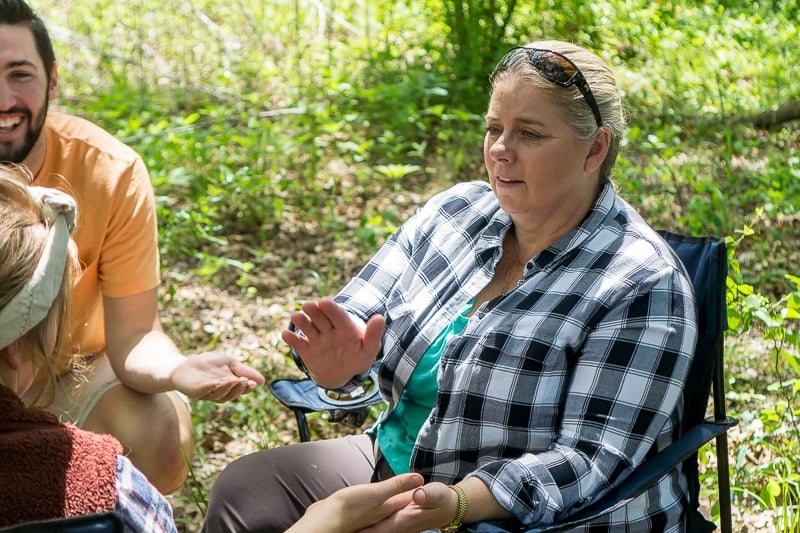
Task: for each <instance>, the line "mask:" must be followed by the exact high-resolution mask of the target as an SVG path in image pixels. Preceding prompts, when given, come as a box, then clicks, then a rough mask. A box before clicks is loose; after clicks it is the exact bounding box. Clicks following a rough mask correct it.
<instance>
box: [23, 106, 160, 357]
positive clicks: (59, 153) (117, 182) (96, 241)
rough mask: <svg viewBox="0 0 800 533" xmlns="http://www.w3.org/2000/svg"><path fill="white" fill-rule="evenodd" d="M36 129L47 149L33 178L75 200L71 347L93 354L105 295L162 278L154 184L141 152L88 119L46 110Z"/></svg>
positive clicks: (101, 338)
mask: <svg viewBox="0 0 800 533" xmlns="http://www.w3.org/2000/svg"><path fill="white" fill-rule="evenodd" d="M42 134H43V135H44V136H45V142H46V145H45V150H46V153H45V159H44V164H43V165H42V168H41V170H40V171H39V173H38V174H37V176H36V180H35V184H36V185H40V186H43V187H52V188H55V189H60V190H62V191H64V192H67V193H69V194H71V195H72V196H73V197H74V198H75V201H76V202H77V204H78V220H77V224H76V229H75V232H74V233H73V234H72V236H73V239H74V240H75V243H76V244H77V246H78V256H79V259H80V265H81V273H80V276H79V278H78V280H77V281H76V283H75V287H74V290H73V304H72V312H73V316H72V337H73V340H74V347H73V348H74V351H75V353H81V354H92V353H96V352H98V351H101V350H104V349H105V347H106V342H105V332H104V320H103V296H104V295H105V296H109V297H113V298H120V297H124V296H133V295H135V294H139V293H142V292H144V291H148V290H151V289H153V288H155V287H157V286H158V285H159V283H160V271H159V257H158V227H157V223H156V211H155V199H154V194H153V186H152V184H151V183H150V176H149V175H148V173H147V168H146V167H145V165H144V162H143V161H142V159H141V157H139V155H138V154H137V153H136V152H135V151H134V150H133V149H131V148H129V147H128V146H126V145H125V144H123V143H122V142H121V141H119V140H118V139H116V138H114V137H113V136H112V135H111V134H110V133H108V132H106V131H105V130H103V129H102V128H100V127H99V126H96V125H95V124H92V123H91V122H89V121H87V120H84V119H82V118H79V117H76V116H72V115H67V114H64V113H58V112H54V111H50V112H49V113H48V115H47V120H46V122H45V126H44V129H43V131H42Z"/></svg>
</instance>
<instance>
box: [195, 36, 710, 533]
mask: <svg viewBox="0 0 800 533" xmlns="http://www.w3.org/2000/svg"><path fill="white" fill-rule="evenodd" d="M491 81H492V95H491V99H490V102H489V107H488V110H487V112H486V137H485V142H484V160H485V163H486V170H487V174H488V183H487V182H483V181H481V182H470V183H460V184H457V185H455V186H453V187H452V188H450V189H449V190H447V191H445V192H442V193H440V194H438V195H436V196H434V197H433V198H432V199H431V200H430V201H428V202H427V203H426V204H425V205H424V206H423V207H422V208H421V209H420V210H419V211H418V212H417V213H416V214H415V215H414V216H413V217H412V218H411V219H410V220H408V221H407V222H406V223H405V224H404V225H403V226H402V227H401V228H400V229H399V230H398V231H397V233H396V234H394V235H393V236H392V237H391V238H390V239H389V240H388V241H387V242H386V244H384V245H383V246H382V247H381V248H380V249H379V250H378V252H377V253H376V255H375V256H374V257H373V258H372V259H371V260H370V261H369V263H368V264H367V265H366V266H365V267H364V268H363V269H362V271H361V272H360V273H359V274H358V276H357V277H356V278H354V279H353V280H351V281H350V283H348V284H347V286H345V287H344V289H342V291H341V292H339V293H338V294H337V295H336V296H335V297H334V298H333V299H322V300H319V301H312V302H306V303H305V304H303V306H302V310H301V311H299V312H297V313H295V314H293V315H292V324H291V327H290V328H289V330H287V331H286V332H284V336H283V338H284V340H285V341H286V342H287V343H288V344H289V345H290V346H291V347H292V349H293V354H294V356H295V359H296V361H297V362H298V364H299V365H300V366H301V368H303V369H304V370H305V371H306V372H307V373H308V375H309V376H311V377H312V378H313V379H314V380H315V381H316V382H317V383H318V384H320V385H321V386H323V387H326V388H331V389H344V390H348V389H353V388H355V387H357V386H358V385H359V384H360V383H361V382H363V380H364V379H365V377H366V376H367V374H368V371H369V369H370V367H371V366H372V365H373V364H374V363H375V362H376V361H378V362H379V370H378V382H379V387H380V390H381V393H382V395H383V397H384V399H385V400H386V401H387V403H388V407H387V409H386V411H385V412H384V413H383V414H382V415H381V417H380V420H379V421H378V422H377V423H376V424H375V426H373V427H372V428H371V429H370V430H369V431H367V432H366V434H365V435H360V436H355V437H345V438H340V439H332V440H328V441H319V442H312V443H303V444H297V445H292V446H287V447H282V448H275V449H271V450H266V451H263V452H259V453H256V454H253V455H250V456H247V457H244V458H242V459H239V460H238V461H236V462H234V463H233V464H231V465H230V466H229V467H228V468H227V469H226V470H225V471H224V472H223V473H222V474H221V476H220V477H219V479H218V480H217V482H216V484H215V486H214V488H213V490H212V494H211V500H210V503H209V509H208V515H207V519H206V524H205V526H206V530H207V531H283V530H285V529H286V527H288V526H289V525H291V524H292V523H293V522H294V521H296V520H297V519H298V517H299V516H300V515H301V514H302V512H303V510H304V509H305V508H306V507H307V506H308V505H310V504H311V503H313V502H314V501H317V500H320V499H322V498H325V497H327V496H328V495H329V494H331V493H332V492H334V491H335V490H337V489H339V488H341V487H344V486H348V485H354V484H359V483H367V482H369V481H371V480H372V481H374V480H377V479H384V478H386V477H388V476H392V475H394V474H399V473H403V472H418V473H421V474H422V475H423V477H424V478H425V481H426V484H425V485H424V486H423V487H421V488H417V489H415V490H414V491H413V494H412V496H413V497H412V498H411V499H410V503H409V504H408V505H406V506H405V507H403V508H402V509H401V510H399V511H396V512H392V513H391V514H390V515H389V516H388V517H386V518H385V519H383V520H382V521H381V522H379V523H378V524H377V526H376V527H377V529H376V530H384V531H394V532H398V531H422V530H426V529H432V528H440V529H443V530H444V531H456V530H457V529H458V528H459V526H460V525H461V523H462V522H463V523H471V522H475V521H480V520H486V519H505V518H513V519H515V520H517V521H518V522H520V523H522V524H524V525H526V526H533V525H536V524H546V523H549V522H552V521H553V520H554V519H557V518H561V517H564V516H566V515H569V514H571V513H574V512H576V511H577V510H579V509H581V508H582V507H583V506H585V505H586V504H587V503H589V502H591V501H593V500H594V499H596V498H597V497H598V496H600V495H602V494H604V493H605V492H607V491H608V490H609V489H610V488H611V487H613V486H614V485H615V484H617V483H618V482H619V481H621V480H622V479H623V478H624V477H625V476H626V475H627V474H628V473H630V472H631V470H632V469H634V468H635V467H636V466H637V465H639V464H640V463H641V462H642V461H643V460H644V458H645V456H647V455H648V454H649V453H651V452H653V451H654V450H656V449H661V448H663V447H664V446H666V445H668V444H669V443H670V442H672V440H673V439H674V437H675V434H676V431H677V428H676V423H677V420H678V417H679V414H680V412H681V410H682V406H681V405H680V397H681V392H682V390H683V387H684V385H685V381H686V374H687V371H688V368H689V364H690V362H691V358H692V354H693V350H694V345H695V342H696V336H697V331H696V321H695V303H694V296H693V292H692V286H691V282H690V281H689V279H688V278H687V276H686V274H685V272H684V270H683V267H682V265H681V263H680V261H679V260H678V259H677V258H676V256H675V255H674V254H673V252H672V250H671V248H670V247H669V245H667V244H666V243H665V242H664V241H663V240H662V239H661V238H660V237H659V236H658V235H657V234H656V233H655V232H654V231H653V230H652V229H651V228H650V226H649V225H648V224H647V223H646V222H645V221H644V220H643V219H642V218H641V217H640V216H639V215H638V214H637V213H636V211H635V210H634V209H633V208H632V207H631V206H630V205H628V204H627V203H626V202H625V201H624V200H623V199H622V198H620V197H619V196H618V195H617V194H616V193H615V191H614V189H613V187H612V185H611V184H610V181H609V177H610V174H611V169H612V167H613V165H614V161H615V159H616V156H617V152H618V149H619V141H620V139H621V138H622V134H623V127H624V117H623V110H622V104H621V101H620V96H619V91H618V89H617V86H616V81H615V78H614V75H613V73H612V72H611V71H610V70H609V68H608V67H607V66H606V65H605V63H604V62H603V61H602V60H601V59H600V58H599V57H597V56H596V55H594V54H592V53H590V52H588V51H586V50H585V49H583V48H580V47H578V46H575V45H572V44H568V43H564V42H558V41H546V42H537V43H533V44H531V45H528V46H526V47H518V48H515V49H512V50H511V51H510V52H509V53H508V54H507V55H506V56H505V57H504V58H503V59H502V60H501V61H500V63H499V64H498V66H497V68H496V69H495V71H494V72H493V73H492V75H491ZM686 483H687V481H686V478H685V476H684V475H683V473H682V472H681V470H680V468H677V469H675V470H674V471H673V472H671V473H670V474H668V475H667V476H665V477H664V478H663V479H662V480H661V482H660V483H658V484H657V485H656V486H655V487H654V488H653V489H651V490H650V491H648V492H645V493H644V494H642V495H641V496H640V497H638V498H637V499H635V500H634V501H633V502H631V503H630V504H629V505H628V506H626V507H625V508H623V509H621V510H619V511H617V512H615V513H613V514H612V515H610V516H608V517H605V518H603V519H602V520H603V521H602V522H594V523H592V524H589V525H587V526H586V529H587V530H588V529H589V528H593V529H592V531H600V530H621V531H622V530H624V531H681V530H682V529H683V524H684V521H685V515H686V513H687V511H688V509H687V507H688V503H687V497H686ZM365 501H366V500H365ZM376 519H377V518H376ZM346 530H347V527H340V526H338V525H335V524H331V531H346Z"/></svg>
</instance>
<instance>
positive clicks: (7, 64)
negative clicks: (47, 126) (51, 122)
mask: <svg viewBox="0 0 800 533" xmlns="http://www.w3.org/2000/svg"><path fill="white" fill-rule="evenodd" d="M53 70H54V72H55V67H54V69H53ZM54 72H53V73H48V72H46V70H45V68H44V65H43V63H42V59H41V57H39V53H38V51H37V49H36V43H35V41H34V39H33V34H32V33H31V30H30V29H28V28H26V27H24V26H13V25H8V24H0V161H7V162H12V163H21V162H22V161H23V160H24V159H25V158H26V157H27V156H28V154H29V153H30V152H31V150H32V149H33V147H34V146H35V145H36V143H37V142H38V141H39V137H40V135H41V132H42V127H43V126H44V121H45V118H47V108H48V104H49V102H50V99H51V98H52V97H53V96H54V95H55V87H56V85H55V76H54ZM48 74H51V76H48Z"/></svg>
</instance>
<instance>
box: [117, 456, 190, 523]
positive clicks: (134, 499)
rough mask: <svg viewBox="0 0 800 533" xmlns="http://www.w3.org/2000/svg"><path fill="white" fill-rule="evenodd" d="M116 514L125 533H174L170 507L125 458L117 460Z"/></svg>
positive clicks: (118, 457)
mask: <svg viewBox="0 0 800 533" xmlns="http://www.w3.org/2000/svg"><path fill="white" fill-rule="evenodd" d="M117 511H118V512H119V513H120V515H122V523H123V524H124V526H125V531H126V532H127V533H142V532H145V531H146V532H147V533H177V532H178V529H177V528H176V527H175V521H174V520H173V518H172V507H171V506H170V504H169V502H168V501H167V499H166V498H164V496H163V495H162V494H161V493H160V492H158V490H157V489H156V488H155V487H153V485H151V484H150V482H149V481H147V478H146V477H144V474H142V473H141V472H140V471H139V470H137V469H136V468H135V467H134V466H133V463H131V462H130V461H129V460H128V458H127V457H124V456H122V455H119V456H117Z"/></svg>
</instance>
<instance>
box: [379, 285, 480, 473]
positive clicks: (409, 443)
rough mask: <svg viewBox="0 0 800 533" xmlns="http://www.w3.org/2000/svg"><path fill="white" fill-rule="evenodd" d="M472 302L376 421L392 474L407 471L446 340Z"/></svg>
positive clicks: (456, 330) (461, 324)
mask: <svg viewBox="0 0 800 533" xmlns="http://www.w3.org/2000/svg"><path fill="white" fill-rule="evenodd" d="M472 304H473V301H472V300H470V301H469V303H468V304H467V306H466V307H465V308H464V310H463V311H461V313H460V314H459V315H458V316H456V318H455V319H454V320H453V322H451V323H450V325H448V326H447V327H446V328H444V330H442V332H441V333H439V336H438V337H436V339H435V340H434V341H433V342H432V343H431V345H430V346H429V347H428V349H427V350H426V351H425V353H424V354H423V355H422V359H420V361H419V363H417V366H416V368H414V372H412V373H411V378H410V379H409V380H408V383H407V384H406V388H405V389H404V390H403V394H401V395H400V401H398V402H397V406H396V407H395V408H394V411H392V412H391V414H389V416H388V417H387V418H386V419H385V420H383V421H382V422H380V423H379V424H378V425H377V434H378V445H379V446H380V448H381V453H382V454H383V456H384V458H385V459H386V462H387V463H389V466H390V467H392V471H394V473H395V474H403V473H405V472H408V471H409V465H410V464H411V452H412V451H413V449H414V442H415V441H416V439H417V434H419V431H420V429H422V424H424V423H425V420H427V419H428V416H429V415H430V414H431V409H433V406H434V404H435V403H436V393H437V391H438V385H437V382H436V380H437V376H438V374H439V360H440V359H441V357H442V352H443V351H444V347H445V345H446V344H447V341H449V340H450V339H451V338H452V337H453V336H455V335H458V334H459V333H461V332H462V331H464V328H465V327H466V325H467V321H468V320H469V317H467V313H469V311H470V309H472Z"/></svg>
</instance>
